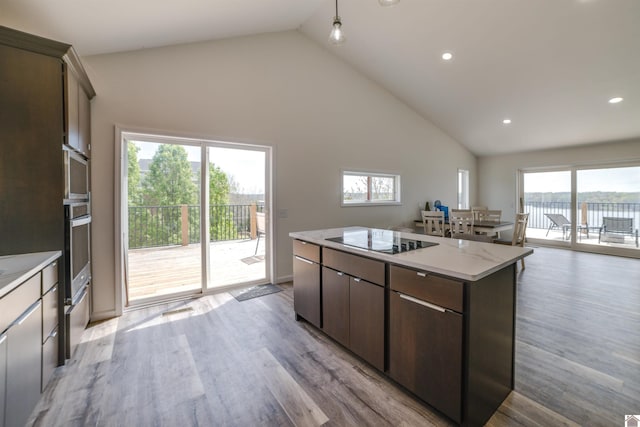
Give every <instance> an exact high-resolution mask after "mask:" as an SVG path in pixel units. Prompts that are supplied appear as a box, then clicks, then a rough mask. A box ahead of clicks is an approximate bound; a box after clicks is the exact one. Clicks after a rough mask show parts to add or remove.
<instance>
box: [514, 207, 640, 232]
mask: <svg viewBox="0 0 640 427" xmlns="http://www.w3.org/2000/svg"><path fill="white" fill-rule="evenodd" d="M524 211H525V213H528V214H529V224H528V227H530V228H545V229H546V228H549V226H550V225H551V221H549V218H547V216H546V215H545V214H547V213H553V214H562V215H564V216H565V217H567V219H568V220H569V221H571V203H570V202H525V205H524ZM605 216H607V217H615V218H633V227H634V228H640V203H601V202H596V203H591V202H579V203H578V215H577V218H578V223H579V224H582V225H588V226H589V227H599V226H601V225H602V218H603V217H605ZM585 220H586V221H585Z"/></svg>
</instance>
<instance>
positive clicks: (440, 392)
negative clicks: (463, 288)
mask: <svg viewBox="0 0 640 427" xmlns="http://www.w3.org/2000/svg"><path fill="white" fill-rule="evenodd" d="M462 319H463V318H462V315H461V314H460V313H455V312H453V311H451V310H447V309H445V308H443V307H439V306H436V305H433V304H430V303H427V302H425V301H422V300H419V299H417V298H413V297H410V296H408V295H405V294H402V293H399V292H396V291H391V292H390V297H389V376H391V378H393V379H394V380H396V381H397V382H398V383H400V384H402V385H403V386H404V387H406V388H407V389H408V390H410V391H412V392H413V393H415V394H416V395H417V396H418V397H420V398H421V399H423V400H424V401H425V402H427V403H429V404H430V405H432V406H433V407H435V408H437V409H438V410H440V411H442V412H443V413H444V414H446V415H447V416H448V417H450V418H451V419H453V420H455V421H457V422H460V420H461V418H462V412H461V399H462V328H463V323H462Z"/></svg>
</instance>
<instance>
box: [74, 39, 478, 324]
mask: <svg viewBox="0 0 640 427" xmlns="http://www.w3.org/2000/svg"><path fill="white" fill-rule="evenodd" d="M84 63H85V66H86V68H87V72H88V74H89V75H90V78H91V81H92V83H93V85H94V87H95V89H96V92H97V97H96V98H95V99H94V101H93V103H92V152H93V165H92V167H93V169H92V182H93V203H94V205H93V208H94V221H93V239H94V240H93V242H94V243H93V260H94V266H93V273H94V311H95V316H94V317H95V318H101V317H108V316H110V315H112V314H113V310H114V308H115V305H114V304H115V303H114V295H115V277H114V269H115V260H114V212H113V203H114V193H113V191H114V185H113V182H114V125H115V124H120V125H124V126H130V127H133V128H146V129H160V130H166V131H168V132H171V133H172V134H176V133H177V134H180V133H185V134H187V135H201V136H209V137H211V138H213V139H218V140H224V141H242V142H252V143H258V144H265V145H271V146H273V147H275V168H274V182H275V196H274V202H275V212H277V211H278V210H282V209H286V210H287V211H288V218H283V219H276V224H275V225H276V233H275V234H276V235H275V248H276V254H275V257H276V265H275V273H276V277H280V278H283V277H287V276H290V275H291V272H292V260H291V240H290V238H289V237H288V233H289V232H290V231H296V230H305V229H317V228H325V227H334V226H344V225H365V226H376V227H389V226H395V225H400V224H403V223H406V224H409V223H411V222H412V221H413V219H414V218H417V217H418V215H419V213H418V203H421V204H424V202H425V201H426V200H430V201H433V200H434V199H440V200H442V201H443V203H444V204H448V205H450V206H452V205H454V204H455V203H456V173H457V168H465V169H469V170H470V175H471V181H472V182H474V179H475V174H476V159H475V157H474V156H473V155H472V154H471V153H470V152H469V151H467V150H466V149H465V148H463V147H462V146H461V145H460V144H459V143H457V142H456V141H454V140H453V139H451V138H450V137H448V136H447V135H445V134H444V133H443V132H441V131H440V130H439V129H438V128H436V127H435V126H434V125H433V124H432V123H430V122H429V121H427V120H425V119H423V118H422V117H420V116H418V115H417V114H416V113H415V112H413V110H411V109H410V108H408V107H407V106H406V105H405V104H403V103H402V102H400V101H399V100H398V99H397V98H395V97H393V96H392V95H391V94H390V93H389V92H387V91H386V90H384V89H383V88H382V87H380V86H379V85H377V84H376V83H374V82H372V81H371V80H369V79H367V78H365V77H364V76H363V75H362V74H360V73H358V72H357V71H355V70H354V69H353V68H351V67H350V66H348V65H346V64H345V63H343V62H342V61H340V60H339V59H337V58H336V57H335V56H333V55H331V53H330V52H328V51H327V50H325V49H324V48H322V47H321V46H318V45H317V44H315V43H314V42H312V41H310V40H309V39H307V38H306V37H305V36H303V35H301V34H300V33H298V32H296V31H290V32H284V33H275V34H267V35H260V36H254V37H246V38H236V39H229V40H223V41H216V42H207V43H197V44H190V45H182V46H174V47H167V48H159V49H149V50H142V51H136V52H129V53H120V54H110V55H100V56H93V57H88V58H84ZM342 168H359V169H372V170H381V171H391V172H399V173H400V174H401V175H402V200H403V205H402V206H387V207H366V208H363V207H351V208H341V207H340V203H339V200H340V199H339V197H340V194H339V193H340V170H341V169H342ZM473 188H474V187H472V190H473ZM474 196H475V195H474V194H473V193H472V195H471V199H472V200H474V198H475V197H474Z"/></svg>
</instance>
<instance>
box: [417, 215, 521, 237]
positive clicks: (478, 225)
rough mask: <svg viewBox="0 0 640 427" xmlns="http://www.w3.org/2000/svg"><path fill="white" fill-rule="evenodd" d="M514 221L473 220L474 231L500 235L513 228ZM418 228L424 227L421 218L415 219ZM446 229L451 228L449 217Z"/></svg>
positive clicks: (488, 234) (490, 235)
mask: <svg viewBox="0 0 640 427" xmlns="http://www.w3.org/2000/svg"><path fill="white" fill-rule="evenodd" d="M513 224H514V223H513V222H509V221H500V222H496V221H474V222H473V231H474V232H475V233H479V234H484V235H486V236H489V237H493V236H496V235H498V233H500V232H502V231H508V230H511V229H513ZM415 226H416V228H422V227H423V223H422V221H421V220H416V221H415ZM444 227H445V230H449V220H448V219H447V220H446V221H445V222H444Z"/></svg>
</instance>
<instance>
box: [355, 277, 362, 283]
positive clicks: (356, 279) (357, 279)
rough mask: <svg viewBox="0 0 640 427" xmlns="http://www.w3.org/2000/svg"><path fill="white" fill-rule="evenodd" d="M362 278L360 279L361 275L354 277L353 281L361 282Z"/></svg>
mask: <svg viewBox="0 0 640 427" xmlns="http://www.w3.org/2000/svg"><path fill="white" fill-rule="evenodd" d="M360 280H362V279H360V278H359V277H354V278H353V281H354V282H360Z"/></svg>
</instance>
